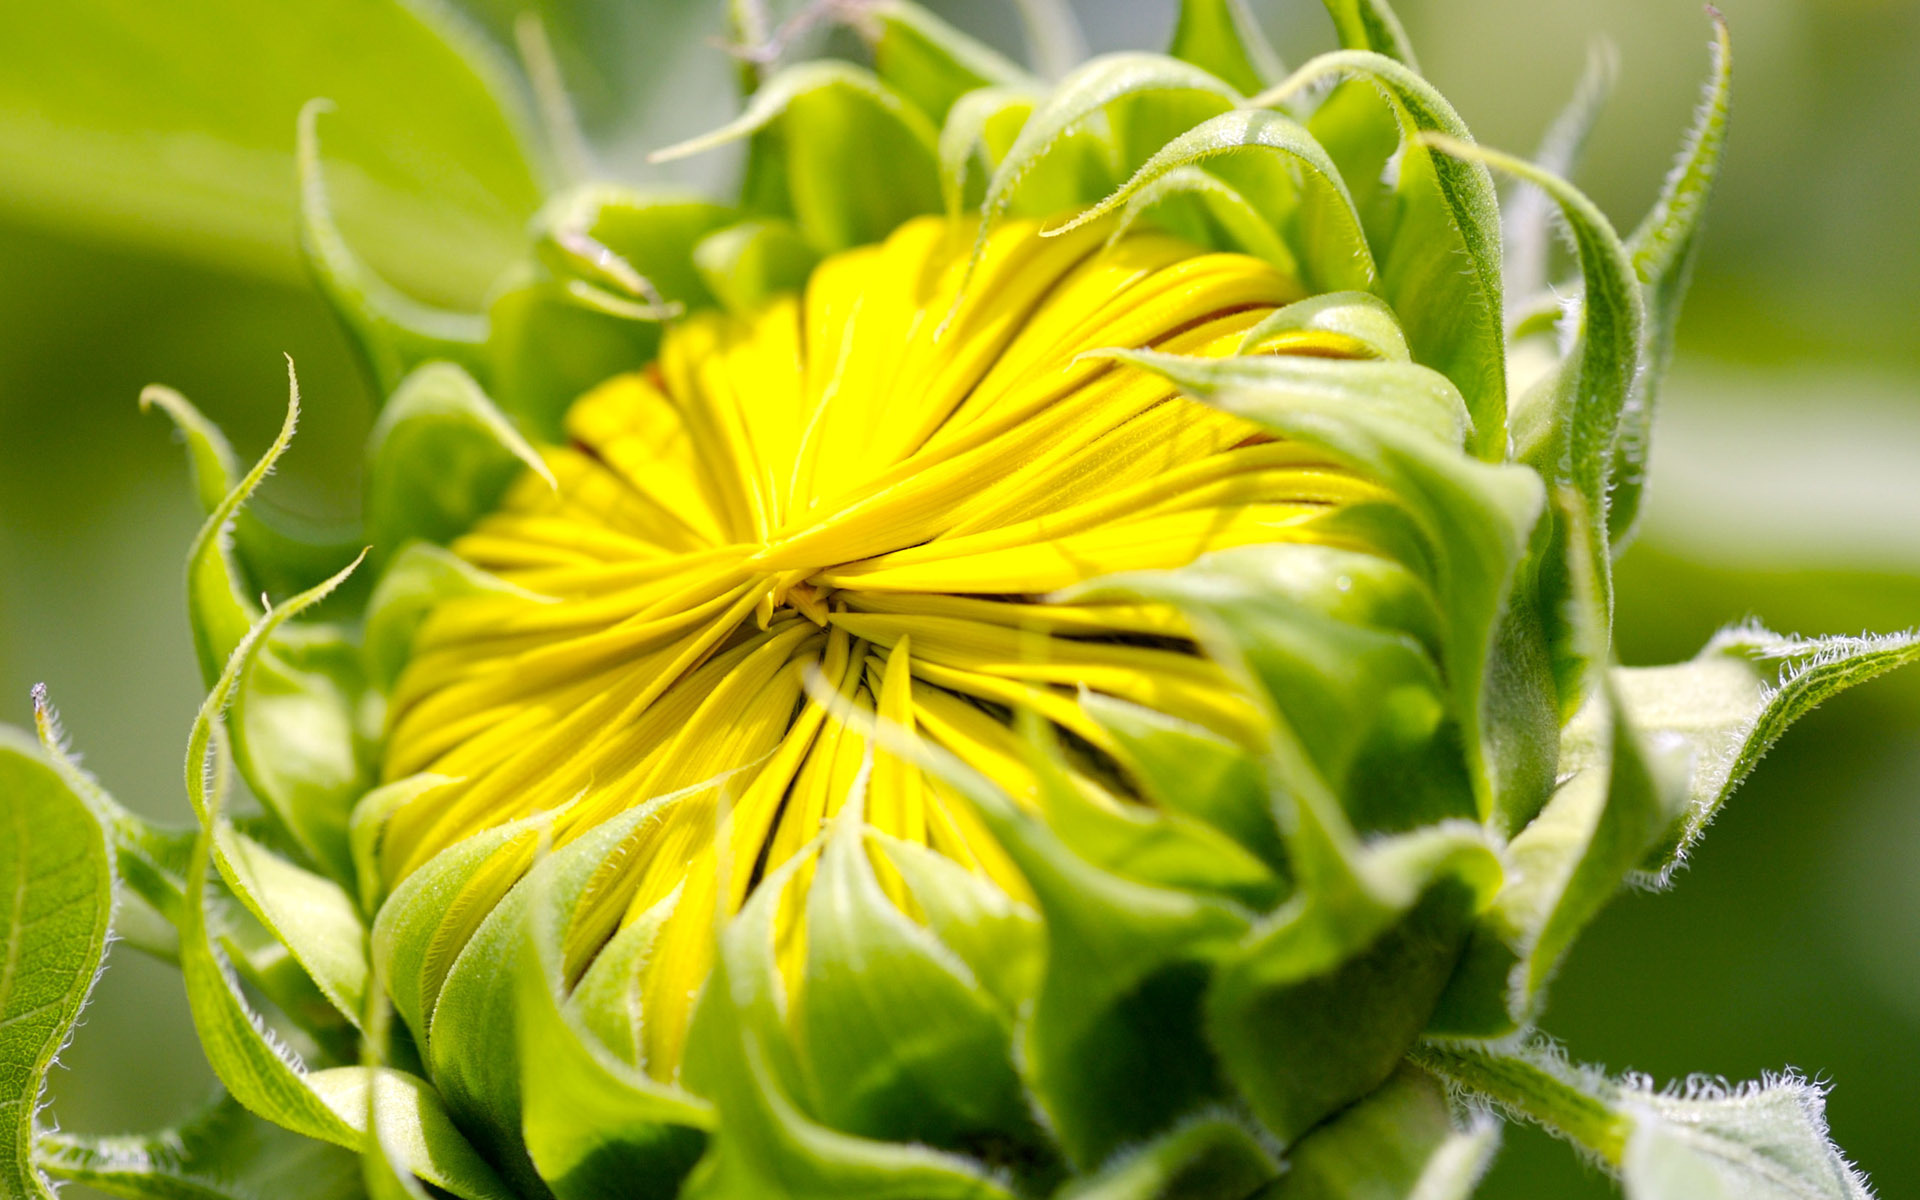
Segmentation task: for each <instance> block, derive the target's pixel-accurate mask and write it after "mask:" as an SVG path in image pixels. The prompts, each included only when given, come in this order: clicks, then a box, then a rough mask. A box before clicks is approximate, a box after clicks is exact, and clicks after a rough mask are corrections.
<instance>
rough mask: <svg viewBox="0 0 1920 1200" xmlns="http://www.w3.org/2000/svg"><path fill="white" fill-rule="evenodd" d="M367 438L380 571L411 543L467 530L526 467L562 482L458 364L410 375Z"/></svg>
mask: <svg viewBox="0 0 1920 1200" xmlns="http://www.w3.org/2000/svg"><path fill="white" fill-rule="evenodd" d="M367 443H368V449H367V458H368V462H367V499H366V508H365V511H366V522H367V537H368V540H369V541H371V542H372V544H373V548H374V559H375V562H374V565H375V567H376V568H378V567H379V566H381V565H383V564H384V562H385V561H386V560H387V559H388V558H390V557H391V556H392V555H393V553H394V552H395V551H396V550H398V549H399V548H400V547H401V546H402V545H403V544H404V543H406V542H407V541H409V540H412V539H420V540H422V541H427V542H439V543H443V544H444V543H445V542H447V541H450V540H451V539H452V538H454V537H455V536H457V535H459V534H461V533H465V532H466V531H467V529H468V528H469V527H470V526H471V525H472V524H473V522H474V521H475V520H477V519H478V518H479V517H481V516H482V515H484V514H486V513H488V512H491V511H492V510H493V508H494V506H495V505H496V504H497V503H498V502H499V499H500V496H501V494H502V493H503V492H505V491H506V488H507V485H508V484H509V483H511V482H512V481H513V480H514V479H515V478H517V477H518V476H519V475H520V473H521V471H522V470H531V471H532V472H534V473H535V474H536V475H539V476H541V477H542V478H543V479H545V480H546V481H547V484H548V486H550V487H552V488H554V489H555V490H556V491H557V490H558V489H559V486H560V485H559V484H558V483H557V482H555V481H554V478H553V475H552V473H551V472H550V471H549V470H548V469H547V464H546V460H545V459H543V458H541V457H540V454H539V452H538V451H536V450H535V449H534V448H533V447H532V446H530V445H528V444H527V441H526V439H525V438H523V437H521V436H520V432H519V431H518V430H516V429H515V428H514V427H513V425H512V423H511V422H509V421H508V420H507V419H506V417H504V416H502V415H501V413H500V410H499V409H497V408H495V407H494V406H493V401H491V400H489V399H487V395H486V393H485V392H483V391H481V390H480V385H479V384H477V383H475V382H474V381H473V377H472V376H471V375H469V374H467V373H466V372H465V371H463V370H461V369H460V368H459V367H457V366H455V365H454V364H452V363H445V362H439V363H428V364H426V365H424V366H421V367H419V368H417V369H416V370H414V372H413V373H412V374H411V375H408V376H407V378H406V380H405V381H404V382H402V383H401V384H400V387H399V390H398V391H396V392H395V393H394V394H393V398H392V399H391V400H390V401H388V403H387V407H386V408H385V410H384V411H382V412H381V414H380V419H379V421H377V422H376V423H375V424H374V427H373V432H372V433H371V434H370V435H369V436H368V439H367Z"/></svg>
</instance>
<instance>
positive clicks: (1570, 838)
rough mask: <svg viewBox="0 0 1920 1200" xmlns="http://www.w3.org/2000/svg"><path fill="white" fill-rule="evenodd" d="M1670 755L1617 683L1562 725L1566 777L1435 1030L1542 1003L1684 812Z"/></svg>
mask: <svg viewBox="0 0 1920 1200" xmlns="http://www.w3.org/2000/svg"><path fill="white" fill-rule="evenodd" d="M1674 765H1675V764H1672V763H1669V762H1667V761H1665V760H1657V759H1655V758H1654V757H1653V756H1652V755H1651V754H1650V753H1649V752H1648V750H1647V748H1646V747H1645V746H1644V745H1642V738H1641V735H1640V732H1639V731H1638V730H1636V729H1634V728H1633V726H1632V724H1631V722H1630V719H1629V718H1628V716H1627V714H1626V713H1625V712H1624V711H1622V709H1621V705H1620V700H1619V696H1618V694H1617V691H1616V690H1615V689H1613V688H1601V689H1599V690H1597V691H1596V692H1595V693H1594V695H1593V696H1592V698H1591V699H1589V700H1588V702H1587V703H1586V705H1585V706H1583V707H1582V708H1581V710H1580V712H1579V713H1578V714H1577V715H1576V716H1575V717H1574V719H1573V721H1572V722H1571V723H1570V724H1569V725H1568V726H1567V729H1566V732H1565V734H1564V735H1563V738H1562V746H1561V757H1560V770H1561V774H1562V778H1563V779H1564V782H1562V783H1561V785H1560V787H1559V789H1558V790H1557V791H1556V792H1555V793H1554V798H1553V799H1552V800H1551V801H1549V802H1548V803H1547V806H1546V807H1545V808H1544V809H1542V810H1541V812H1540V815H1539V816H1537V817H1535V818H1534V819H1533V820H1532V822H1530V823H1529V824H1528V825H1527V827H1526V828H1525V829H1523V830H1521V831H1520V832H1519V833H1518V834H1517V835H1515V837H1514V839H1513V841H1512V842H1511V843H1509V844H1508V847H1507V861H1508V867H1509V879H1508V883H1507V886H1506V887H1504V888H1503V889H1501V891H1500V894H1499V895H1498V896H1496V897H1495V899H1494V903H1493V907H1492V909H1491V910H1489V911H1488V912H1487V914H1486V915H1485V916H1484V917H1483V918H1482V920H1481V923H1480V925H1479V927H1478V928H1477V929H1476V930H1475V933H1474V938H1473V941H1472V943H1471V945H1470V946H1469V947H1468V950H1467V954H1466V957H1465V959H1464V960H1463V961H1462V963H1461V966H1460V969H1459V971H1458V972H1457V973H1456V975H1455V977H1454V980H1453V983H1452V984H1451V986H1450V987H1449V989H1448V993H1447V996H1446V998H1445V999H1443V1001H1442V1002H1441V1009H1440V1012H1439V1013H1437V1014H1436V1015H1435V1017H1434V1020H1433V1022H1432V1024H1431V1026H1430V1027H1429V1029H1430V1032H1432V1033H1433V1034H1435V1035H1436V1036H1445V1037H1503V1036H1505V1035H1507V1034H1510V1033H1512V1032H1514V1031H1515V1030H1517V1029H1520V1028H1522V1027H1524V1026H1525V1025H1527V1024H1529V1023H1530V1022H1531V1021H1532V1020H1533V1019H1534V1018H1536V1017H1537V1016H1538V1015H1539V1012H1540V1009H1541V1007H1542V1005H1543V1004H1544V1001H1545V994H1546V987H1547V984H1548V982H1549V981H1550V980H1551V978H1552V976H1553V974H1554V972H1555V970H1556V969H1557V968H1558V967H1559V965H1560V962H1561V960H1562V958H1564V956H1565V955H1566V952H1567V951H1568V949H1570V948H1571V946H1572V944H1573V940H1574V938H1575V937H1576V936H1577V935H1578V934H1579V933H1580V931H1581V930H1582V929H1584V928H1585V927H1586V926H1587V924H1588V923H1589V922H1591V921H1592V919H1593V918H1594V917H1595V916H1596V915H1598V913H1599V911H1600V909H1601V908H1602V907H1603V906H1604V905H1605V904H1606V903H1607V901H1609V900H1610V899H1612V898H1613V896H1614V894H1615V893H1616V892H1618V891H1619V889H1620V884H1621V882H1622V881H1623V880H1625V879H1626V878H1627V877H1628V875H1629V874H1630V873H1632V872H1633V870H1634V868H1635V867H1636V866H1637V865H1638V864H1639V863H1640V861H1641V860H1642V859H1643V858H1644V857H1645V855H1646V852H1647V848H1648V846H1649V845H1651V844H1652V843H1653V841H1654V840H1655V839H1656V838H1658V837H1659V836H1660V834H1661V833H1662V831H1664V830H1665V829H1666V828H1668V826H1669V825H1670V823H1671V822H1672V820H1673V818H1674V816H1675V815H1676V813H1675V810H1676V808H1677V807H1678V806H1679V803H1680V802H1681V800H1682V799H1683V795H1684V794H1683V792H1682V790H1681V788H1680V787H1679V786H1678V780H1677V779H1675V778H1674V775H1675V772H1674V770H1673V767H1674Z"/></svg>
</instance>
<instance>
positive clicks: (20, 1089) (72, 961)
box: [0, 727, 113, 1200]
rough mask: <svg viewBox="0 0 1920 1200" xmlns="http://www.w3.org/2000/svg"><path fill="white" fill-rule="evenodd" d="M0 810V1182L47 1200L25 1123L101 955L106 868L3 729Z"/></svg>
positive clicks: (59, 785)
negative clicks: (0, 913)
mask: <svg viewBox="0 0 1920 1200" xmlns="http://www.w3.org/2000/svg"><path fill="white" fill-rule="evenodd" d="M0 811H3V812H4V815H3V816H0V897H5V900H4V903H5V906H6V917H7V919H6V931H7V933H6V945H5V950H4V958H3V959H0V1113H4V1114H5V1116H4V1125H5V1130H6V1131H5V1134H4V1137H3V1138H0V1183H3V1184H4V1187H5V1190H6V1192H7V1194H8V1195H11V1196H19V1197H23V1198H25V1197H41V1198H43V1200H46V1198H49V1197H51V1195H52V1188H51V1187H50V1186H49V1184H48V1182H47V1180H46V1179H45V1178H44V1176H43V1175H42V1174H41V1171H40V1170H39V1169H38V1168H37V1167H36V1166H35V1165H34V1162H33V1146H34V1119H35V1117H37V1116H38V1115H39V1111H40V1104H41V1094H40V1093H41V1088H42V1086H43V1085H44V1083H45V1080H46V1074H47V1068H48V1067H50V1066H51V1065H52V1064H53V1061H54V1057H55V1055H57V1054H58V1053H59V1052H60V1049H61V1047H63V1046H64V1045H65V1044H66V1041H67V1038H68V1036H69V1035H70V1034H71V1033H72V1031H73V1023H74V1019H75V1018H76V1017H78V1016H79V1015H80V1009H81V1007H82V1006H83V1005H85V1004H86V1000H87V993H88V992H90V991H91V990H92V988H93V981H94V978H95V976H96V975H98V974H99V971H100V964H101V959H102V957H103V955H104V954H105V952H106V942H107V927H108V923H109V921H110V919H111V916H112V912H113V859H112V854H111V852H110V851H109V849H108V846H107V838H106V835H105V833H104V831H103V830H102V829H101V827H100V824H99V822H98V821H96V820H95V818H94V814H93V813H92V812H91V811H90V810H89V809H88V808H87V805H86V803H85V802H84V801H82V800H81V798H80V797H79V796H78V795H76V794H74V792H73V790H72V789H71V788H69V787H68V786H67V785H66V783H65V782H64V781H62V780H61V778H60V776H59V775H58V774H57V773H56V772H55V771H54V769H53V768H52V767H51V766H49V765H48V764H47V762H46V761H45V759H43V758H42V757H41V755H40V752H39V748H38V747H37V746H35V745H34V743H33V741H32V739H30V738H28V737H27V736H26V735H24V734H21V733H18V732H16V731H14V730H13V729H11V728H9V727H0Z"/></svg>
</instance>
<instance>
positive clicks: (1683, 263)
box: [1607, 6, 1733, 548]
mask: <svg viewBox="0 0 1920 1200" xmlns="http://www.w3.org/2000/svg"><path fill="white" fill-rule="evenodd" d="M1707 13H1708V15H1709V16H1711V17H1712V18H1713V29H1714V41H1713V68H1712V70H1711V71H1710V72H1709V74H1708V78H1707V84H1706V90H1705V95H1704V96H1703V97H1702V98H1701V101H1700V108H1699V111H1698V112H1697V113H1696V114H1695V115H1694V119H1693V125H1692V127H1691V128H1690V129H1689V130H1688V131H1687V138H1686V142H1685V143H1684V145H1683V146H1682V147H1681V151H1680V159H1679V161H1678V162H1677V163H1675V164H1674V168H1673V172H1672V174H1670V175H1668V176H1667V182H1666V185H1665V186H1664V187H1662V188H1661V190H1660V198H1659V199H1658V200H1657V201H1655V202H1654V206H1653V210H1652V211H1651V212H1649V213H1648V214H1647V216H1646V219H1645V220H1643V221H1642V222H1641V223H1640V227H1639V228H1638V229H1635V230H1634V231H1633V236H1631V237H1630V238H1628V239H1627V247H1628V249H1629V250H1631V251H1632V253H1633V268H1634V271H1635V272H1636V273H1637V274H1638V275H1639V278H1640V282H1641V284H1642V285H1643V286H1644V287H1645V288H1646V301H1647V325H1648V333H1649V337H1648V343H1647V351H1646V358H1647V375H1646V380H1645V382H1644V384H1643V386H1642V389H1641V395H1640V398H1639V399H1640V402H1639V404H1638V405H1637V406H1635V407H1634V408H1633V409H1631V410H1629V412H1628V414H1627V420H1626V421H1625V422H1624V423H1623V424H1622V426H1621V429H1620V438H1619V441H1618V442H1617V443H1616V445H1615V449H1614V464H1613V477H1614V480H1615V485H1616V486H1615V492H1614V506H1613V508H1612V509H1611V510H1610V511H1609V512H1608V514H1607V515H1608V523H1607V532H1608V535H1609V537H1611V539H1612V541H1613V544H1614V546H1615V547H1616V548H1618V547H1624V546H1625V545H1626V544H1627V543H1628V542H1629V541H1630V540H1631V539H1632V537H1633V534H1634V530H1635V525H1636V523H1637V521H1638V518H1639V515H1640V498H1641V495H1642V494H1643V492H1644V491H1645V485H1646V474H1647V456H1648V452H1649V443H1650V442H1651V440H1652V434H1653V406H1654V402H1655V401H1656V400H1657V399H1658V397H1659V390H1660V384H1661V381H1662V380H1663V379H1664V378H1665V377H1666V373H1667V366H1668V364H1669V363H1670V362H1672V360H1673V337H1674V329H1675V327H1676V326H1677V325H1678V324H1679V321H1680V306H1681V303H1682V302H1683V301H1684V300H1685V299H1686V295H1687V284H1688V283H1689V282H1690V281H1691V279H1692V276H1693V264H1694V260H1695V259H1697V258H1698V257H1699V256H1700V228H1701V225H1702V223H1703V220H1704V218H1705V216H1706V210H1707V201H1708V200H1709V199H1710V198H1711V197H1712V195H1713V185H1714V181H1715V180H1716V179H1718V178H1719V177H1720V159H1721V156H1722V155H1723V154H1725V152H1726V145H1727V106H1728V99H1729V97H1730V95H1731V93H1732V89H1733V44H1732V42H1731V40H1730V39H1729V37H1728V34H1727V23H1726V21H1725V20H1723V19H1722V18H1721V16H1720V13H1719V11H1718V10H1717V9H1714V8H1713V7H1711V6H1709V7H1708V9H1707Z"/></svg>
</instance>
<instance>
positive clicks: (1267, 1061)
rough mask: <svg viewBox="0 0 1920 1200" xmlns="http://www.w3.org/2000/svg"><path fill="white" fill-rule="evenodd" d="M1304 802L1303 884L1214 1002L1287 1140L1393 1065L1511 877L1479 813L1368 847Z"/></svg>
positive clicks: (1224, 1042)
mask: <svg viewBox="0 0 1920 1200" xmlns="http://www.w3.org/2000/svg"><path fill="white" fill-rule="evenodd" d="M1300 811H1301V816H1302V821H1301V825H1302V829H1301V830H1299V831H1296V833H1295V835H1294V839H1293V845H1294V846H1295V847H1296V860H1297V861H1298V862H1299V871H1300V877H1301V880H1302V884H1301V888H1300V892H1299V894H1298V896H1297V897H1296V899H1295V900H1294V901H1293V902H1291V903H1289V904H1288V905H1286V906H1284V907H1283V908H1282V909H1281V910H1280V911H1279V912H1277V913H1275V914H1274V915H1273V916H1272V917H1270V918H1268V919H1266V920H1265V921H1263V922H1262V923H1261V925H1260V926H1258V927H1257V928H1256V929H1255V930H1254V931H1253V933H1252V935H1251V936H1249V937H1248V938H1247V939H1246V940H1245V941H1244V942H1243V943H1242V944H1241V946H1240V947H1239V948H1237V950H1236V951H1235V952H1234V953H1232V954H1231V955H1229V956H1226V957H1225V958H1224V959H1223V960H1222V962H1221V963H1220V966H1219V970H1218V974H1217V977H1216V978H1215V980H1214V983H1213V986H1212V988H1211V989H1210V990H1209V993H1208V996H1207V1009H1206V1018H1207V1032H1208V1037H1209V1040H1210V1041H1211V1042H1212V1043H1213V1045H1214V1047H1215V1049H1216V1051H1217V1053H1218V1055H1219V1060H1220V1062H1221V1063H1222V1065H1223V1067H1224V1069H1225V1070H1226V1071H1227V1073H1228V1074H1229V1076H1230V1077H1231V1078H1232V1080H1233V1082H1234V1085H1235V1087H1236V1088H1237V1089H1238V1091H1239V1092H1240V1094H1241V1095H1242V1096H1243V1097H1245V1098H1246V1100H1247V1102H1248V1103H1249V1104H1250V1105H1251V1106H1252V1107H1253V1110H1254V1112H1255V1113H1256V1114H1258V1116H1259V1117H1260V1121H1261V1123H1262V1124H1263V1125H1265V1126H1266V1127H1267V1128H1268V1129H1269V1130H1271V1131H1272V1132H1273V1133H1274V1134H1275V1136H1277V1137H1279V1138H1280V1139H1281V1140H1282V1141H1283V1142H1286V1141H1291V1140H1293V1139H1294V1138H1297V1137H1299V1136H1300V1135H1301V1134H1303V1133H1305V1132H1306V1131H1307V1130H1308V1129H1310V1128H1312V1127H1313V1126H1314V1125H1316V1124H1318V1123H1319V1122H1320V1121H1321V1120H1323V1119H1324V1118H1326V1117H1327V1116H1328V1115H1329V1114H1331V1113H1333V1112H1336V1111H1338V1110H1339V1109H1341V1108H1343V1107H1345V1106H1346V1105H1348V1104H1350V1103H1352V1102H1353V1101H1355V1100H1357V1099H1359V1098H1360V1097H1362V1096H1364V1095H1366V1094H1367V1093H1368V1092H1371V1091H1372V1090H1373V1089H1374V1088H1376V1087H1378V1086H1379V1085H1380V1084H1381V1083H1382V1082H1384V1081H1385V1080H1386V1079H1387V1077H1388V1076H1390V1075H1391V1074H1392V1073H1393V1070H1394V1067H1395V1064H1396V1063H1398V1062H1399V1061H1400V1058H1401V1056H1402V1055H1404V1054H1405V1053H1406V1052H1407V1050H1408V1049H1409V1048H1410V1047H1411V1046H1412V1045H1413V1044H1414V1041H1415V1040H1416V1039H1417V1038H1418V1036H1419V1034H1420V1032H1421V1030H1422V1029H1423V1028H1424V1027H1425V1026H1426V1024H1427V1021H1428V1019H1429V1017H1430V1016H1431V1015H1432V1013H1433V1011H1434V1006H1435V1004H1436V1003H1437V1002H1438V1001H1439V999H1440V996H1441V993H1442V991H1443V989H1444V988H1445V987H1446V984H1447V979H1448V977H1449V976H1450V975H1451V974H1452V972H1453V968H1454V964H1455V961H1456V960H1457V959H1458V957H1459V954H1460V950H1461V947H1462V946H1463V945H1464V944H1465V942H1466V935H1467V930H1468V927H1469V922H1470V920H1471V918H1472V916H1473V914H1474V913H1475V912H1477V911H1479V910H1480V909H1481V908H1482V907H1484V905H1485V904H1486V901H1487V899H1488V898H1489V897H1491V896H1492V895H1493V893H1494V891H1495V889H1496V888H1497V887H1498V886H1499V883H1500V878H1501V868H1500V861H1499V859H1498V857H1497V856H1496V855H1495V854H1494V852H1493V849H1492V847H1491V846H1490V845H1489V843H1488V841H1487V839H1486V837H1485V835H1484V834H1483V833H1482V832H1481V831H1480V830H1479V829H1478V827H1476V826H1474V825H1471V824H1469V823H1466V822H1451V821H1450V822H1445V823H1442V824H1439V825H1435V826H1430V827H1428V828H1425V829H1422V830H1420V831H1418V832H1415V833H1409V834H1399V835H1394V836H1390V837H1384V838H1379V839H1376V840H1374V841H1372V842H1369V843H1367V844H1366V845H1365V846H1361V845H1359V844H1357V842H1356V840H1355V839H1354V838H1353V836H1352V833H1351V831H1347V830H1341V829H1339V828H1338V827H1337V826H1332V825H1330V827H1329V828H1327V829H1325V830H1324V831H1320V830H1316V829H1314V828H1313V825H1314V823H1315V822H1316V820H1317V818H1319V817H1321V816H1322V815H1323V814H1324V813H1325V809H1324V807H1323V806H1318V805H1315V806H1308V805H1302V806H1301V809H1300ZM1316 843H1318V846H1317V847H1316Z"/></svg>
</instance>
